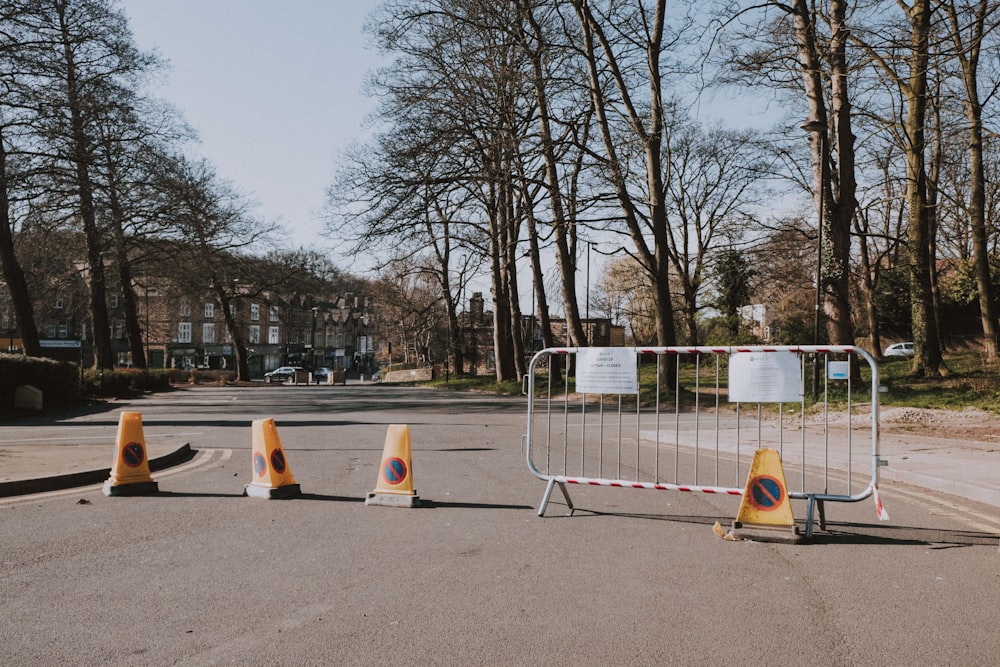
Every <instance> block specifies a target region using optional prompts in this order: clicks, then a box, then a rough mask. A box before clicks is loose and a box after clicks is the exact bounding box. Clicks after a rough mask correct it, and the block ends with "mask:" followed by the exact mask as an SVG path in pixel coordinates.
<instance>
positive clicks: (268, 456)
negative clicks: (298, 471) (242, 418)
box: [243, 418, 302, 498]
mask: <svg viewBox="0 0 1000 667" xmlns="http://www.w3.org/2000/svg"><path fill="white" fill-rule="evenodd" d="M251 428H252V442H253V447H252V451H251V461H252V463H253V481H252V482H251V483H250V484H247V485H246V487H244V489H243V495H245V496H252V497H254V498H294V497H295V496H298V495H301V494H302V489H301V488H300V487H299V485H298V483H297V482H296V481H295V478H294V477H292V471H291V469H290V468H289V467H288V461H287V460H286V459H285V452H284V450H283V449H282V448H281V438H279V437H278V428H277V427H276V426H275V425H274V419H271V418H268V419H255V420H254V421H253V424H252V425H251Z"/></svg>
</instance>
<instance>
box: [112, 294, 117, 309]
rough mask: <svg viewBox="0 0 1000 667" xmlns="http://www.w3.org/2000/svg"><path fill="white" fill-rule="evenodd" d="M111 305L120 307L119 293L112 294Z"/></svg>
mask: <svg viewBox="0 0 1000 667" xmlns="http://www.w3.org/2000/svg"><path fill="white" fill-rule="evenodd" d="M111 307H112V308H117V307H118V295H117V294H112V295H111Z"/></svg>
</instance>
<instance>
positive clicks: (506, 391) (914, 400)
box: [424, 352, 1000, 414]
mask: <svg viewBox="0 0 1000 667" xmlns="http://www.w3.org/2000/svg"><path fill="white" fill-rule="evenodd" d="M727 362H728V358H727V357H725V356H724V355H723V356H721V357H720V358H719V365H718V367H716V363H715V359H714V357H713V356H712V355H705V356H703V357H702V359H701V361H700V363H697V364H696V363H695V362H694V360H693V357H685V358H682V361H681V363H680V365H679V366H678V367H677V372H678V378H679V383H678V384H679V388H680V392H679V395H678V396H675V389H676V387H677V386H676V385H675V386H671V387H661V388H660V391H659V394H657V391H656V373H657V365H656V363H655V362H649V363H643V364H641V365H640V366H639V400H640V401H641V402H642V404H643V405H653V404H655V403H656V402H657V400H659V402H660V403H661V404H669V405H675V404H678V403H679V405H680V406H681V408H682V409H689V408H691V407H693V406H694V405H695V403H696V402H698V403H699V404H700V405H701V406H702V407H711V406H714V405H715V403H716V395H715V386H716V379H717V377H718V382H719V386H720V387H723V388H724V387H725V386H726V384H727V381H728V363H727ZM661 363H671V364H673V363H675V359H674V358H673V357H670V356H666V357H663V359H662V360H661ZM945 367H946V369H947V370H946V371H945V372H944V374H943V375H942V376H941V377H934V378H929V377H915V376H914V375H913V373H912V370H911V362H910V360H909V359H893V360H885V361H882V362H881V363H879V366H878V368H879V384H880V385H882V386H883V387H885V388H886V391H885V392H882V393H881V394H880V396H879V398H880V401H879V402H880V404H881V405H883V406H900V407H903V406H905V407H915V408H928V409H941V410H961V409H964V408H968V407H974V408H979V409H982V410H986V411H989V412H994V413H998V414H1000V365H998V364H989V363H987V362H986V360H985V358H984V357H983V356H982V355H981V354H978V353H976V352H963V353H960V354H951V355H946V356H945ZM806 371H807V373H809V372H810V370H809V366H808V365H807V368H806ZM563 374H564V372H560V374H559V378H555V377H554V378H553V381H552V383H551V385H550V383H549V379H548V373H547V372H546V371H541V372H539V373H538V375H537V377H536V380H535V393H536V395H545V394H546V393H548V392H550V391H551V392H552V394H553V395H556V394H559V395H561V394H563V393H564V392H565V387H564V385H563V383H562V375H563ZM424 384H425V386H432V387H437V388H441V389H452V390H456V391H479V392H486V393H494V394H500V395H519V394H521V383H520V382H517V381H508V382H497V381H496V378H493V377H482V376H480V377H468V376H461V377H455V376H453V377H451V378H449V379H448V380H447V381H445V379H444V378H439V379H437V380H434V381H432V382H428V383H424ZM569 391H570V392H571V393H572V392H573V391H574V383H573V379H572V378H570V384H569ZM823 391H824V386H823V385H822V384H821V386H820V397H821V399H822V396H823ZM825 391H826V396H827V400H828V402H829V404H830V406H831V408H833V409H844V408H846V406H847V401H848V396H847V383H846V382H844V381H831V382H829V383H826V386H825ZM807 394H808V388H807ZM612 398H613V399H614V400H617V397H612ZM851 401H852V403H853V404H855V405H856V404H860V403H867V402H870V401H871V371H870V370H869V368H868V365H867V364H866V363H864V362H862V363H861V382H854V383H852V386H851ZM623 402H624V403H625V404H628V403H632V404H634V399H632V400H630V399H629V397H627V396H626V397H623ZM806 403H807V409H809V408H810V407H812V406H809V403H811V400H810V397H809V396H808V395H807V400H806ZM719 405H720V407H724V406H726V405H728V402H727V400H726V398H725V396H722V397H721V398H720V400H719Z"/></svg>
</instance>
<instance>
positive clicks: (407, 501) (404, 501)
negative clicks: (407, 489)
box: [365, 491, 420, 507]
mask: <svg viewBox="0 0 1000 667" xmlns="http://www.w3.org/2000/svg"><path fill="white" fill-rule="evenodd" d="M365 505H380V506H382V507H420V496H418V495H417V494H413V495H412V496H411V495H405V496H404V495H400V494H396V493H378V492H376V491H372V492H371V493H369V494H368V496H367V497H365Z"/></svg>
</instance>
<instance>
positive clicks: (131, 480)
mask: <svg viewBox="0 0 1000 667" xmlns="http://www.w3.org/2000/svg"><path fill="white" fill-rule="evenodd" d="M115 450H116V453H115V462H114V464H112V466H111V477H109V478H108V480H107V481H106V482H104V488H103V489H102V492H103V493H104V495H106V496H144V495H149V494H153V493H156V492H157V491H159V490H160V489H159V486H158V485H157V484H156V482H154V481H153V477H152V476H151V475H150V474H149V459H148V457H147V456H146V438H145V437H143V434H142V413H141V412H123V413H121V416H120V417H119V418H118V435H117V437H116V438H115Z"/></svg>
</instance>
